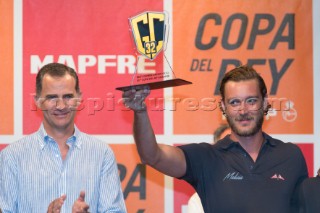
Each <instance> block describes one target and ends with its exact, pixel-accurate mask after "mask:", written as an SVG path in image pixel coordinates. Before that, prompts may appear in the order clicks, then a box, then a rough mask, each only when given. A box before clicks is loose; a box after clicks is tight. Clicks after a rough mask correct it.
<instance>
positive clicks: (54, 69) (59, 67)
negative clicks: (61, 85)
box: [36, 63, 80, 98]
mask: <svg viewBox="0 0 320 213" xmlns="http://www.w3.org/2000/svg"><path fill="white" fill-rule="evenodd" d="M46 74H48V75H50V76H53V77H63V76H65V75H66V74H69V75H71V76H72V77H73V78H74V79H75V80H76V86H75V89H76V91H77V93H80V85H79V78H78V75H77V73H76V71H75V70H74V69H72V68H71V67H68V66H66V65H64V64H60V63H50V64H47V65H45V66H43V67H42V68H41V69H40V70H39V72H38V74H37V77H36V98H39V97H40V94H41V91H42V80H43V77H44V76H45V75H46Z"/></svg>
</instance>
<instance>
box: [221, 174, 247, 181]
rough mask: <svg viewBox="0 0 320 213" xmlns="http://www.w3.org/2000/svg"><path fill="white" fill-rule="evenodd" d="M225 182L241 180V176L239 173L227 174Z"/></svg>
mask: <svg viewBox="0 0 320 213" xmlns="http://www.w3.org/2000/svg"><path fill="white" fill-rule="evenodd" d="M226 180H243V176H242V175H241V174H240V173H239V172H229V173H228V174H227V175H226V176H225V177H224V178H223V181H226Z"/></svg>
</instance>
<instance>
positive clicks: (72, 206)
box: [0, 63, 126, 213]
mask: <svg viewBox="0 0 320 213" xmlns="http://www.w3.org/2000/svg"><path fill="white" fill-rule="evenodd" d="M35 100H36V104H37V107H38V108H40V109H41V110H42V113H43V122H42V124H41V126H40V128H39V130H38V131H37V132H35V133H33V134H31V135H29V136H26V137H24V138H22V139H21V140H19V141H17V142H15V143H13V144H10V145H9V146H8V147H7V148H5V149H4V150H3V151H2V152H0V208H1V209H2V212H3V213H9V212H10V213H11V212H12V213H13V212H15V213H16V212H17V213H18V212H21V213H25V212H28V213H44V212H47V213H53V212H64V213H70V212H72V213H79V212H89V211H90V212H126V208H125V203H124V199H123V194H122V190H121V184H120V179H119V176H118V169H117V163H116V160H115V157H114V154H113V151H112V150H111V148H110V147H109V146H108V145H107V144H106V143H104V142H102V141H99V140H98V139H96V138H94V137H92V136H90V135H87V134H85V133H83V132H80V131H79V130H78V129H77V127H76V126H75V124H74V118H75V114H76V109H77V106H78V105H79V103H80V100H81V91H80V88H79V80H78V76H77V74H76V72H75V71H74V70H73V69H72V68H70V67H67V66H65V65H63V64H59V63H51V64H48V65H45V66H44V67H43V68H41V69H40V71H39V73H38V75H37V78H36V97H35Z"/></svg>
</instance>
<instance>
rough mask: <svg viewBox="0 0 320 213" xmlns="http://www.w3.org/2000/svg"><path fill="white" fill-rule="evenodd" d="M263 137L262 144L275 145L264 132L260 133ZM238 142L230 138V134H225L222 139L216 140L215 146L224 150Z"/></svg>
mask: <svg viewBox="0 0 320 213" xmlns="http://www.w3.org/2000/svg"><path fill="white" fill-rule="evenodd" d="M262 134H263V137H264V139H265V142H264V144H267V145H270V146H276V143H275V142H274V140H273V138H272V137H271V136H270V135H268V134H266V133H264V132H263V133H262ZM237 145H238V142H235V141H233V140H231V139H230V135H227V136H225V137H224V138H223V139H221V140H220V141H219V142H217V146H218V147H219V148H221V149H224V150H228V149H230V148H231V147H233V146H237Z"/></svg>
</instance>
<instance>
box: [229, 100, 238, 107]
mask: <svg viewBox="0 0 320 213" xmlns="http://www.w3.org/2000/svg"><path fill="white" fill-rule="evenodd" d="M229 104H230V105H231V106H238V105H239V104H240V100H237V99H236V100H231V101H229Z"/></svg>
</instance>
